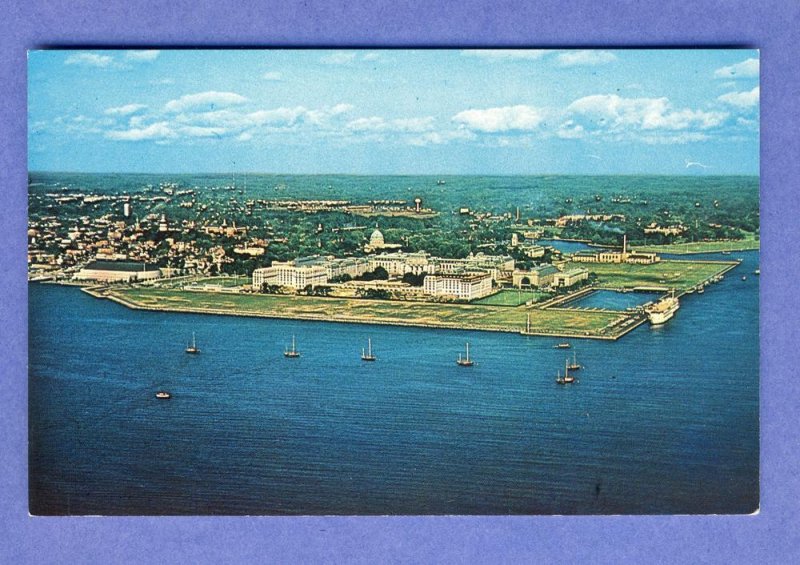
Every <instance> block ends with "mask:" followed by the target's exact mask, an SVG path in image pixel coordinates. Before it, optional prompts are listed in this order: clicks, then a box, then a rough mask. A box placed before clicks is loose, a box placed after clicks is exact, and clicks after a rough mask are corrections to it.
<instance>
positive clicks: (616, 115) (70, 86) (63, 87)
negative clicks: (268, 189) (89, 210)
mask: <svg viewBox="0 0 800 565" xmlns="http://www.w3.org/2000/svg"><path fill="white" fill-rule="evenodd" d="M28 168H29V170H31V171H78V172H152V173H160V172H163V173H184V172H185V173H193V172H194V173H199V172H220V173H222V172H224V173H228V172H237V171H239V172H253V173H256V172H263V173H304V174H305V173H307V174H326V173H330V174H333V173H343V174H432V175H436V174H441V175H445V174H487V175H513V174H691V175H720V174H748V175H757V174H758V169H759V54H758V51H756V50H746V49H726V50H489V49H467V50H458V49H453V50H416V51H413V50H134V51H123V50H80V51H68V50H41V51H30V52H29V53H28Z"/></svg>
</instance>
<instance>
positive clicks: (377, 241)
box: [369, 228, 385, 249]
mask: <svg viewBox="0 0 800 565" xmlns="http://www.w3.org/2000/svg"><path fill="white" fill-rule="evenodd" d="M384 243H385V241H384V239H383V234H382V233H381V231H380V230H379V229H378V228H375V231H374V232H372V235H371V236H369V246H370V247H372V248H373V249H380V248H381V247H383V245H384Z"/></svg>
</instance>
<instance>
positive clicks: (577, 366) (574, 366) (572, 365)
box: [567, 351, 583, 371]
mask: <svg viewBox="0 0 800 565" xmlns="http://www.w3.org/2000/svg"><path fill="white" fill-rule="evenodd" d="M581 367H583V365H581V364H580V363H578V357H577V355H576V354H575V352H574V351H573V352H572V363H569V364H568V365H567V369H569V370H570V371H577V370H579V369H580V368H581Z"/></svg>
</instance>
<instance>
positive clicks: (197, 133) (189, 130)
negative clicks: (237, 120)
mask: <svg viewBox="0 0 800 565" xmlns="http://www.w3.org/2000/svg"><path fill="white" fill-rule="evenodd" d="M179 133H180V134H183V135H186V136H189V137H221V136H223V135H225V134H227V133H228V130H226V129H225V128H214V127H199V126H184V127H182V128H181V129H180V131H179Z"/></svg>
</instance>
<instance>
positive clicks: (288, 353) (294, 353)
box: [283, 336, 300, 358]
mask: <svg viewBox="0 0 800 565" xmlns="http://www.w3.org/2000/svg"><path fill="white" fill-rule="evenodd" d="M283 355H284V356H285V357H291V358H295V357H300V352H299V351H297V347H296V345H295V340H294V336H292V348H291V349H287V350H285V351H284V352H283Z"/></svg>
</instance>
